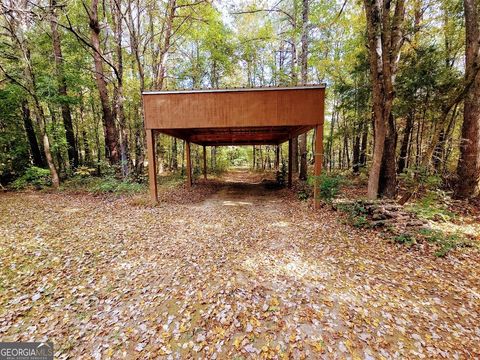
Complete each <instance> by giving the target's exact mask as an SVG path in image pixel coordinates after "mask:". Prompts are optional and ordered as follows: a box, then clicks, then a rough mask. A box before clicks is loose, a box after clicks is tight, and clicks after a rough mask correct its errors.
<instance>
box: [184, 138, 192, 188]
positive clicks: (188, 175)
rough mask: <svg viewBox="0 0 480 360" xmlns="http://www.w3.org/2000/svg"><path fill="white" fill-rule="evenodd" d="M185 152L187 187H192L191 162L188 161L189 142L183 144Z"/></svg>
mask: <svg viewBox="0 0 480 360" xmlns="http://www.w3.org/2000/svg"><path fill="white" fill-rule="evenodd" d="M185 145H186V147H185V150H186V152H187V187H188V188H191V187H192V160H191V159H190V141H186V142H185Z"/></svg>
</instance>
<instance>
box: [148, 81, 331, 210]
mask: <svg viewBox="0 0 480 360" xmlns="http://www.w3.org/2000/svg"><path fill="white" fill-rule="evenodd" d="M324 103H325V87H324V86H323V85H315V86H302V87H287V88H251V89H243V88H242V89H224V90H188V91H185V90H184V91H150V92H144V93H143V105H144V115H145V129H146V136H147V151H148V163H149V187H150V195H151V197H152V200H154V201H157V199H158V191H157V181H156V177H157V172H156V157H155V135H156V134H157V133H164V134H167V135H170V136H174V137H176V138H179V139H182V140H185V142H186V147H185V149H186V166H187V185H188V186H191V185H192V169H191V168H192V167H191V156H190V144H191V143H195V144H198V145H201V146H203V173H204V177H205V178H206V174H207V171H206V167H207V162H206V146H224V145H280V144H282V143H284V142H286V141H288V143H289V151H288V158H289V161H288V185H289V186H291V184H292V144H293V143H292V139H294V138H295V137H297V136H299V135H301V134H303V133H305V132H307V131H309V130H311V129H315V133H316V136H315V149H314V152H315V154H314V158H315V167H314V175H315V176H319V175H320V172H321V166H322V161H323V122H324ZM276 156H277V164H278V163H279V161H278V157H279V152H278V151H277V154H276ZM317 193H318V186H317V182H315V186H314V198H315V206H316V207H318V206H319V202H318V196H317Z"/></svg>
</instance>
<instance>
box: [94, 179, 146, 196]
mask: <svg viewBox="0 0 480 360" xmlns="http://www.w3.org/2000/svg"><path fill="white" fill-rule="evenodd" d="M91 190H92V192H93V193H94V194H102V193H114V194H134V193H139V192H142V191H144V190H145V186H144V185H142V184H138V183H134V182H130V181H122V180H119V179H116V178H114V177H106V178H103V179H102V181H100V182H99V183H97V184H96V185H95V186H93V187H92V188H91Z"/></svg>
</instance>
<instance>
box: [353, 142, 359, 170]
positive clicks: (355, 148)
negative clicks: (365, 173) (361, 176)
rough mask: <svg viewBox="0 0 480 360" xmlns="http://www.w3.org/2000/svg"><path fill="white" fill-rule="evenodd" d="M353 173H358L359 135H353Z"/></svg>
mask: <svg viewBox="0 0 480 360" xmlns="http://www.w3.org/2000/svg"><path fill="white" fill-rule="evenodd" d="M352 161H353V166H352V169H353V173H354V174H358V173H359V172H360V134H356V135H355V140H354V142H353V154H352Z"/></svg>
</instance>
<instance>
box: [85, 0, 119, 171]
mask: <svg viewBox="0 0 480 360" xmlns="http://www.w3.org/2000/svg"><path fill="white" fill-rule="evenodd" d="M88 15H89V18H90V21H89V26H90V36H91V42H92V47H93V50H94V51H93V62H94V65H95V81H96V83H97V88H98V93H99V96H100V103H101V105H102V116H103V117H102V120H103V126H104V130H105V146H106V149H107V150H108V153H107V154H106V157H107V158H108V160H109V161H110V164H112V165H115V164H118V162H119V160H120V154H119V151H118V133H117V127H116V125H115V118H114V116H113V111H112V108H111V104H110V98H109V95H108V89H107V81H106V77H105V73H104V70H103V59H102V55H101V54H102V51H101V47H100V24H99V22H98V0H92V6H91V9H90V11H89V13H88Z"/></svg>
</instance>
